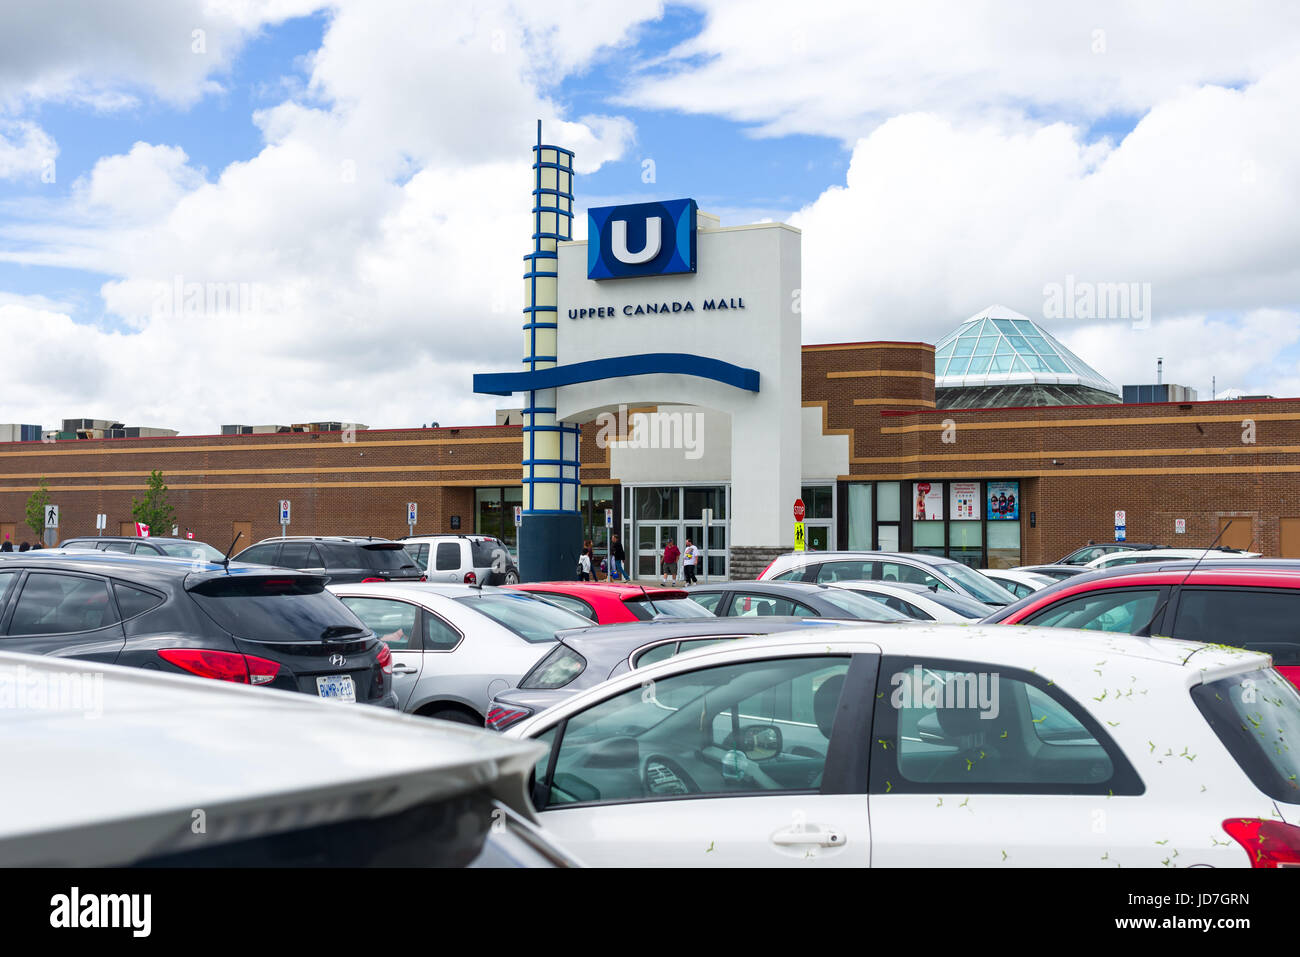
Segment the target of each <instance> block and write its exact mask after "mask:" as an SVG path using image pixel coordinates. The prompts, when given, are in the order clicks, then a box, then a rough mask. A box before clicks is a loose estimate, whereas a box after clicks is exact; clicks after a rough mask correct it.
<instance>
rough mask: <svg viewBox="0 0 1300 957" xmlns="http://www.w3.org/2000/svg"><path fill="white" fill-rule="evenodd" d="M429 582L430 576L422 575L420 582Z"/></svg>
mask: <svg viewBox="0 0 1300 957" xmlns="http://www.w3.org/2000/svg"><path fill="white" fill-rule="evenodd" d="M428 580H429V576H428V575H421V576H420V581H422V582H427V581H428Z"/></svg>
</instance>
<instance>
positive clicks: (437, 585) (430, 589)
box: [328, 581, 540, 601]
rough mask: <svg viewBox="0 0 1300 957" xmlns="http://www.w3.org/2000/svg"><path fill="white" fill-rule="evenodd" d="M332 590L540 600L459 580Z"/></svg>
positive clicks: (414, 597) (331, 587)
mask: <svg viewBox="0 0 1300 957" xmlns="http://www.w3.org/2000/svg"><path fill="white" fill-rule="evenodd" d="M328 588H329V590H330V591H332V592H340V591H346V592H349V593H356V594H358V595H374V596H376V597H380V596H384V597H389V598H408V599H411V600H418V599H420V598H428V597H430V596H437V595H442V596H445V597H447V598H464V597H466V596H471V595H506V596H509V597H512V598H519V599H520V600H528V601H540V599H535V598H533V597H532V596H531V595H529V594H527V593H526V592H521V591H517V590H515V589H513V588H503V587H499V586H497V585H484V586H483V587H481V588H480V587H479V586H478V585H462V584H460V583H459V582H410V581H408V582H353V583H351V584H348V583H343V582H341V583H338V584H333V585H329V586H328Z"/></svg>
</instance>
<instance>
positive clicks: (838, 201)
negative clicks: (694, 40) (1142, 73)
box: [792, 59, 1300, 384]
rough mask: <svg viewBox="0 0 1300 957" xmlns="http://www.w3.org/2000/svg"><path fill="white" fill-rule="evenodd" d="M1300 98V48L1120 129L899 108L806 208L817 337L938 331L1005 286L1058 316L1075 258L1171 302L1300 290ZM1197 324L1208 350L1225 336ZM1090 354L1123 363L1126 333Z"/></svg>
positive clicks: (1272, 296)
mask: <svg viewBox="0 0 1300 957" xmlns="http://www.w3.org/2000/svg"><path fill="white" fill-rule="evenodd" d="M1298 111H1300V59H1298V60H1296V61H1293V62H1291V63H1288V64H1286V65H1284V66H1280V67H1278V68H1276V69H1274V70H1272V71H1270V72H1269V73H1268V74H1266V75H1265V76H1264V77H1262V78H1261V79H1260V80H1259V81H1258V82H1257V83H1255V84H1253V85H1251V86H1249V87H1247V88H1246V89H1243V90H1240V91H1238V90H1225V89H1223V88H1218V87H1203V88H1199V89H1188V90H1185V91H1183V92H1181V93H1180V94H1178V95H1176V96H1173V97H1171V98H1169V99H1167V100H1165V101H1162V102H1161V103H1159V104H1158V105H1156V106H1155V107H1154V108H1153V109H1152V110H1151V111H1150V112H1149V113H1148V114H1147V115H1146V116H1145V117H1144V118H1143V119H1142V120H1141V122H1140V123H1138V125H1137V127H1136V128H1135V129H1134V130H1133V132H1132V133H1131V134H1130V135H1129V136H1127V137H1126V138H1125V139H1124V140H1123V141H1122V142H1120V143H1119V144H1113V143H1110V142H1102V143H1092V144H1089V143H1087V142H1085V141H1084V139H1083V137H1082V134H1081V133H1080V131H1079V130H1078V129H1076V128H1074V127H1071V126H1068V125H1065V124H1052V125H1048V126H1037V127H1031V126H1026V125H1024V124H1016V125H1015V126H1014V127H1013V128H1011V129H1008V128H1006V127H1005V126H1002V125H994V124H989V125H984V124H973V123H958V122H956V121H953V120H950V119H946V118H941V117H937V116H933V115H924V114H912V115H906V116H901V117H896V118H894V119H891V120H889V121H888V122H886V123H885V124H883V125H882V126H880V127H879V128H878V129H876V130H875V131H874V132H873V133H872V134H871V135H870V136H867V137H865V138H863V139H861V140H859V141H858V142H857V144H856V145H855V147H854V150H853V158H852V162H851V164H850V168H849V172H848V175H847V178H846V182H845V185H844V186H841V187H834V188H831V189H828V190H827V191H826V192H825V193H823V194H822V195H821V196H820V197H819V198H818V199H817V200H816V201H815V202H813V203H812V204H810V205H809V206H808V207H806V208H805V209H803V210H801V211H800V212H799V213H798V214H797V215H795V216H794V217H792V222H793V223H794V224H795V225H798V226H800V227H801V228H802V229H803V230H804V233H803V237H804V249H803V267H804V275H803V284H804V296H803V303H804V327H805V338H806V339H808V340H809V341H827V340H831V339H841V338H842V339H865V338H899V337H900V335H902V334H903V330H906V333H905V335H906V337H908V338H923V339H929V340H931V341H933V340H934V339H935V338H937V337H939V336H941V335H943V334H944V333H946V332H947V331H949V330H950V329H951V328H952V327H953V326H954V325H955V324H956V323H957V322H958V321H960V320H961V319H962V318H965V317H966V316H968V315H970V314H972V313H973V312H975V310H977V309H979V308H981V307H983V306H985V305H988V304H989V303H993V302H1005V303H1006V304H1007V305H1009V306H1011V307H1013V308H1015V309H1018V310H1020V311H1021V312H1024V313H1025V314H1027V315H1030V316H1033V317H1034V318H1038V319H1045V318H1050V317H1045V316H1044V305H1045V299H1044V295H1045V290H1044V287H1045V285H1047V284H1048V283H1064V282H1065V281H1066V279H1067V277H1068V276H1073V277H1075V279H1076V281H1083V282H1094V283H1118V282H1128V283H1132V282H1137V283H1149V284H1150V286H1151V296H1152V301H1153V304H1154V315H1155V317H1156V318H1158V319H1159V318H1168V317H1171V316H1181V315H1192V314H1202V313H1207V312H1212V311H1225V310H1226V311H1236V312H1249V311H1251V310H1258V309H1288V308H1294V307H1295V306H1296V305H1297V304H1300V267H1297V266H1296V263H1297V261H1300V229H1297V227H1296V222H1295V217H1294V215H1293V210H1294V209H1296V208H1297V206H1300V136H1297V135H1296V133H1295V130H1294V129H1293V128H1292V127H1291V126H1290V125H1289V124H1285V123H1281V122H1279V118H1280V117H1285V116H1291V115H1296V113H1297V112H1298ZM1045 324H1046V325H1047V326H1048V328H1051V329H1053V331H1058V332H1059V331H1061V330H1062V329H1063V328H1069V327H1068V326H1065V327H1063V326H1061V324H1060V323H1053V322H1051V321H1047V322H1045ZM1243 328H1252V327H1251V326H1250V325H1249V324H1246V325H1244V326H1243ZM1180 335H1182V334H1181V333H1180ZM1186 335H1187V336H1191V337H1193V338H1192V339H1190V340H1188V345H1189V348H1199V349H1204V350H1206V353H1207V354H1209V355H1213V354H1214V353H1215V352H1216V351H1217V344H1218V343H1219V342H1221V341H1222V335H1221V331H1220V330H1215V329H1210V328H1209V327H1204V328H1202V331H1201V332H1200V333H1197V332H1196V331H1195V330H1194V329H1189V330H1186ZM1143 341H1146V342H1148V343H1149V344H1150V345H1149V347H1148V348H1147V349H1145V350H1144V351H1143V353H1142V354H1143V355H1144V356H1145V355H1146V354H1148V353H1149V354H1150V356H1151V359H1150V363H1151V365H1152V367H1153V368H1154V356H1155V355H1156V354H1158V353H1157V352H1155V351H1153V350H1155V349H1156V348H1157V346H1156V344H1155V343H1154V341H1152V340H1151V339H1147V340H1143ZM1233 341H1242V342H1244V341H1245V340H1237V339H1235V338H1234V340H1233ZM1081 355H1083V356H1084V358H1090V359H1091V361H1093V363H1094V364H1095V365H1097V366H1098V368H1099V370H1100V371H1101V372H1103V373H1105V374H1108V375H1109V376H1110V377H1111V378H1112V379H1115V380H1116V381H1118V380H1119V378H1120V377H1119V376H1118V374H1117V373H1115V372H1113V371H1112V370H1111V369H1110V368H1109V367H1108V363H1109V362H1111V361H1114V359H1115V356H1114V354H1113V353H1112V351H1111V350H1102V351H1101V352H1096V351H1091V352H1090V351H1089V349H1088V348H1087V347H1081ZM1143 361H1144V362H1145V361H1146V360H1145V359H1144V360H1143ZM1207 384H1208V377H1207Z"/></svg>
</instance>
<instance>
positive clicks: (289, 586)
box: [190, 575, 366, 641]
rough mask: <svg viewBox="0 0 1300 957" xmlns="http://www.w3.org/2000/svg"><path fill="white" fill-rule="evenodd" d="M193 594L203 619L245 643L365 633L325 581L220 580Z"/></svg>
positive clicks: (259, 577) (202, 585)
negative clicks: (243, 639) (206, 618)
mask: <svg viewBox="0 0 1300 957" xmlns="http://www.w3.org/2000/svg"><path fill="white" fill-rule="evenodd" d="M190 594H191V595H192V596H193V597H194V601H195V602H196V603H197V604H198V606H199V607H200V608H201V609H203V612H204V614H206V615H207V616H208V617H209V618H211V619H212V620H213V621H215V622H216V623H217V624H218V625H220V626H221V627H222V628H224V629H225V630H226V631H228V632H230V633H231V634H232V635H236V636H238V637H240V638H253V639H258V640H262V641H266V640H279V641H321V640H323V639H330V638H346V637H355V636H357V635H360V634H364V633H365V632H366V626H365V625H363V624H362V623H361V620H360V619H359V618H357V616H356V615H354V614H353V613H352V612H351V611H350V610H349V609H348V607H347V606H346V605H345V604H343V602H341V601H340V600H339V599H338V598H337V597H335V596H334V595H333V594H331V593H330V592H327V591H326V590H325V583H324V581H323V580H322V579H320V578H315V577H307V576H302V577H301V578H300V577H296V576H295V577H293V578H287V577H280V576H275V575H257V576H240V577H238V578H236V577H233V576H232V577H229V578H227V577H221V578H214V579H210V580H209V581H205V582H202V583H200V584H199V585H197V586H196V587H194V588H192V589H191V590H190Z"/></svg>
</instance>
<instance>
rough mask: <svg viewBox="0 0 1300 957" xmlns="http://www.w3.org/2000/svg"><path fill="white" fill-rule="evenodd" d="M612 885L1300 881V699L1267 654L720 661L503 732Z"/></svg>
mask: <svg viewBox="0 0 1300 957" xmlns="http://www.w3.org/2000/svg"><path fill="white" fill-rule="evenodd" d="M505 734H506V735H507V736H510V737H520V738H531V739H533V740H536V741H540V742H542V743H544V744H546V745H547V747H548V748H549V749H550V750H549V753H548V754H547V755H546V756H545V757H544V758H543V759H542V760H541V761H539V762H538V764H537V770H536V772H535V778H534V782H533V786H532V797H533V804H534V806H535V807H536V808H537V811H538V818H539V820H540V822H541V824H542V826H543V827H545V828H546V829H547V831H548V832H549V833H552V834H554V835H555V836H556V838H557V840H559V841H560V842H561V843H562V844H564V845H565V846H567V847H569V848H570V849H571V851H572V852H573V853H574V854H575V855H576V856H578V857H579V858H580V859H582V860H584V861H585V862H586V863H589V864H595V865H605V866H616V865H617V866H633V867H643V866H647V865H661V866H669V867H681V866H709V865H714V866H740V867H748V866H762V865H778V866H780V865H785V866H792V867H810V866H812V867H816V866H856V867H863V866H867V865H871V866H886V867H890V866H895V867H898V866H912V867H934V866H939V867H951V866H973V867H1116V866H1123V867H1125V868H1130V867H1162V866H1169V867H1174V866H1177V867H1191V866H1215V867H1246V866H1250V865H1251V864H1252V863H1256V864H1261V865H1264V864H1268V865H1272V864H1278V863H1294V864H1300V826H1297V824H1298V823H1300V786H1298V785H1297V777H1298V776H1300V694H1298V693H1297V690H1296V688H1295V687H1294V686H1292V685H1291V684H1290V683H1289V682H1288V681H1286V679H1285V678H1283V677H1282V676H1281V675H1279V674H1278V673H1277V672H1276V671H1275V670H1273V668H1272V667H1271V660H1270V659H1269V657H1268V656H1267V655H1263V654H1259V653H1256V652H1248V651H1242V650H1240V649H1230V648H1225V647H1222V646H1217V645H1207V644H1202V643H1198V642H1187V641H1178V640H1174V639H1166V638H1136V637H1132V636H1126V635H1112V634H1099V633H1097V632H1081V631H1074V630H1066V629H1053V628H1024V627H1010V626H1003V625H974V626H955V625H938V624H935V625H926V624H919V623H909V624H901V625H891V624H876V625H864V626H856V625H852V626H843V627H839V628H834V629H829V628H822V629H818V630H817V631H816V632H815V633H785V634H781V635H777V636H771V637H762V638H749V639H746V640H744V641H735V642H726V643H723V644H718V645H711V646H709V647H707V648H704V649H701V650H699V651H694V652H689V653H686V654H682V655H678V656H677V657H674V658H670V659H668V660H666V661H663V662H660V663H658V664H654V665H650V666H648V667H645V668H638V669H637V670H636V671H635V672H632V673H629V674H626V675H621V676H619V677H616V678H613V679H610V680H608V681H606V682H604V683H603V684H600V685H597V686H596V687H594V688H590V689H587V690H584V691H582V692H580V693H578V694H576V695H574V696H573V697H572V698H570V699H568V700H566V701H564V702H562V703H559V704H557V705H556V706H555V707H553V708H550V709H548V710H546V711H544V712H542V713H541V714H539V715H536V716H534V717H531V718H527V719H525V720H524V721H521V722H520V723H519V724H517V725H515V726H514V727H512V728H510V729H509V730H507V731H506V732H505Z"/></svg>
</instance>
